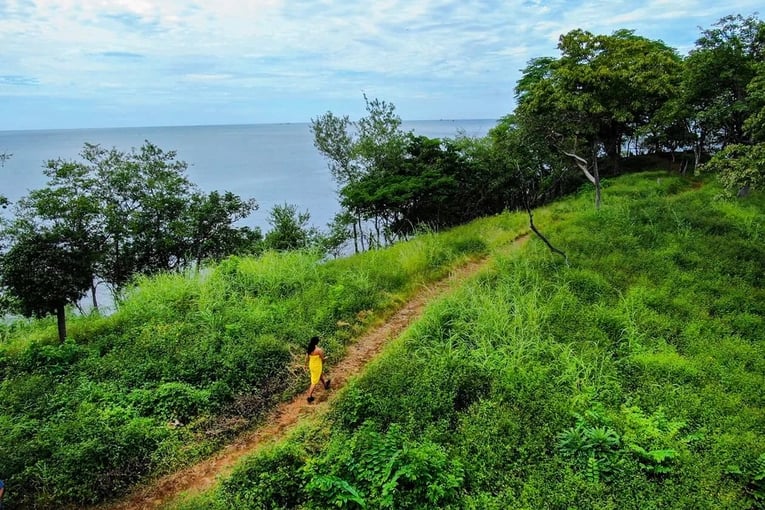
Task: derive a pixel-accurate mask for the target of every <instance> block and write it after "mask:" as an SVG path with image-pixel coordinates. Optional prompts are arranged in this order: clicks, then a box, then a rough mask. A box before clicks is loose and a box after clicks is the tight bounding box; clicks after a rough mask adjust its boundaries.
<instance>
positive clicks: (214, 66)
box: [0, 0, 757, 129]
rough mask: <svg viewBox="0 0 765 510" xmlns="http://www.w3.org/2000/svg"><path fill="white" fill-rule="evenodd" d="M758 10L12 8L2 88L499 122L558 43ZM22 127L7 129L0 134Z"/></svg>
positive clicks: (515, 1) (49, 4) (492, 4)
mask: <svg viewBox="0 0 765 510" xmlns="http://www.w3.org/2000/svg"><path fill="white" fill-rule="evenodd" d="M756 7H757V5H756V4H755V2H751V1H749V0H736V1H733V2H731V3H729V4H727V5H721V4H719V3H718V2H712V1H711V0H710V1H700V0H676V1H669V0H648V1H646V2H644V3H643V4H642V5H641V6H639V7H636V4H634V2H629V1H625V0H616V1H606V0H600V1H588V2H584V1H582V0H577V1H573V2H572V1H564V0H507V1H503V0H418V1H414V2H412V1H411V0H407V1H404V0H378V1H376V2H348V1H347V0H303V1H295V0H293V1H292V2H286V1H284V0H247V1H242V0H216V1H215V2H204V1H202V0H196V1H181V0H34V1H29V0H6V1H5V2H3V3H0V47H2V48H3V54H2V55H0V66H1V67H0V69H2V74H3V75H5V76H12V77H16V78H14V79H12V80H10V79H9V80H5V81H4V82H3V83H1V84H0V101H2V97H9V96H16V97H21V96H23V97H27V98H33V97H46V98H49V99H50V100H54V99H55V98H61V100H62V101H68V100H76V102H77V104H78V105H87V104H88V103H89V102H94V103H97V102H101V103H103V104H108V105H113V104H115V103H116V104H120V105H126V106H125V107H129V105H130V104H131V102H135V103H136V104H138V103H139V102H140V103H141V104H151V101H154V102H155V103H154V104H155V106H156V110H157V112H158V113H161V112H162V111H163V109H165V108H166V109H167V112H173V111H178V110H179V109H182V108H189V107H190V106H188V105H191V104H193V105H199V108H200V111H202V110H203V109H205V110H206V109H209V110H211V111H215V110H216V108H217V109H218V110H220V111H222V110H221V109H220V106H221V103H220V101H236V102H238V104H247V102H248V101H250V102H252V103H253V104H256V103H257V101H258V98H267V99H263V101H265V100H268V101H271V102H273V101H283V102H284V105H285V106H284V108H281V109H277V110H279V111H281V112H282V113H283V114H285V115H289V116H290V117H289V118H284V119H264V120H273V121H279V120H292V121H294V120H301V119H302V120H307V119H308V118H309V117H311V116H313V115H315V114H316V112H321V111H325V110H326V109H327V106H325V105H326V103H330V104H332V105H337V104H338V101H342V102H343V103H344V104H351V103H360V93H361V89H362V88H363V89H364V90H374V91H376V92H375V93H377V94H380V95H381V97H382V93H384V94H386V97H385V99H388V100H391V101H393V102H401V103H411V104H415V105H418V107H421V108H422V109H423V111H422V112H417V113H413V114H411V115H413V116H420V117H422V116H423V115H426V114H427V112H426V109H430V112H431V113H430V115H432V116H433V117H436V118H441V117H454V116H455V115H456V114H452V113H450V111H441V110H444V109H446V110H448V109H453V111H458V110H459V105H460V104H465V105H466V104H470V105H476V104H483V106H482V108H481V111H475V112H474V114H473V115H472V116H490V115H491V116H500V115H502V114H504V113H507V112H506V111H504V110H501V109H499V108H507V102H504V103H502V105H501V106H500V107H498V106H497V97H498V94H499V95H502V94H506V95H507V97H508V98H511V97H512V88H513V86H514V85H515V81H516V80H517V78H518V77H519V69H521V68H523V67H524V66H525V64H526V62H527V61H528V60H529V59H530V58H533V57H536V56H543V55H555V54H556V48H555V46H556V43H557V40H558V37H559V35H560V34H562V33H565V32H567V31H569V30H571V29H573V28H584V29H586V30H590V31H592V32H596V33H598V32H600V33H609V32H611V31H613V30H615V29H617V28H632V29H635V30H636V31H637V32H638V33H639V34H641V35H646V36H647V37H652V38H662V39H663V40H665V42H667V43H668V44H670V45H675V46H682V45H684V46H683V49H686V48H687V47H689V46H691V45H692V44H693V40H695V37H696V36H697V34H698V30H697V28H696V27H697V26H710V24H711V23H713V22H714V21H715V20H716V19H718V18H719V17H721V16H723V15H726V14H731V13H741V14H744V15H748V14H751V13H752V12H754V11H755V10H756ZM678 27H682V30H681V29H679V28H678ZM216 88H217V89H218V90H215V89H216ZM173 102H174V104H169V103H173ZM205 102H210V103H209V105H210V108H208V107H207V106H204V107H203V105H206V104H207V103H205ZM253 108H255V107H253ZM97 109H98V108H96V107H94V110H97ZM270 109H273V108H270ZM168 115H170V113H168ZM402 115H404V116H406V113H405V112H402ZM12 121H13V119H8V118H0V129H2V128H3V127H5V126H8V127H13V126H12ZM107 121H108V120H105V122H107ZM225 121H226V119H225V118H221V119H212V118H204V119H202V118H200V120H199V122H200V123H203V122H225ZM146 122H147V123H150V122H152V119H150V118H149V119H147V120H146ZM40 127H47V126H40Z"/></svg>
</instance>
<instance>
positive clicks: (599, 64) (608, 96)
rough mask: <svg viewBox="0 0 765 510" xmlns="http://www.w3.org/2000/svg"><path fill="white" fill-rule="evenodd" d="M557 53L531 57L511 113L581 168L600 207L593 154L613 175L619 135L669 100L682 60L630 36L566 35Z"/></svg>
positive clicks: (622, 33)
mask: <svg viewBox="0 0 765 510" xmlns="http://www.w3.org/2000/svg"><path fill="white" fill-rule="evenodd" d="M558 49H559V50H560V52H561V56H560V58H558V59H553V58H541V59H535V60H532V61H531V62H530V63H529V65H528V66H527V67H526V69H525V70H524V72H523V76H522V78H521V79H520V80H519V82H518V85H517V86H516V97H517V99H518V104H519V106H518V110H517V113H518V115H519V117H520V119H521V120H522V121H523V122H524V123H525V125H526V126H527V128H528V129H531V130H533V131H535V132H536V133H537V134H538V135H540V136H543V137H544V138H545V139H547V140H548V141H549V142H550V143H552V144H554V145H555V146H556V147H558V149H559V150H560V151H561V152H562V153H563V154H566V155H567V156H568V157H570V158H571V160H572V162H574V163H575V165H576V166H577V167H579V168H580V169H581V170H582V172H583V173H584V174H585V176H586V177H587V178H588V179H589V180H590V181H591V182H592V183H593V184H594V185H595V194H596V198H595V203H596V207H599V205H600V169H599V166H598V157H599V155H600V154H601V153H605V154H606V155H608V156H609V160H610V162H611V166H612V168H613V170H614V171H618V168H619V161H620V157H621V153H620V152H621V146H622V142H623V140H624V137H625V136H627V135H630V134H631V133H633V132H634V131H635V130H636V129H638V128H640V127H641V126H644V125H645V124H647V123H648V122H649V119H650V118H651V116H652V115H653V114H654V113H655V112H656V111H658V110H659V109H660V108H661V107H662V106H663V105H664V103H666V102H667V101H668V100H669V99H670V98H672V97H674V95H676V93H677V87H678V79H677V76H678V75H679V72H680V69H681V60H680V57H679V56H678V55H677V54H676V52H675V51H674V50H673V49H671V48H669V47H668V46H666V45H665V44H664V43H662V42H661V41H652V40H649V39H646V38H643V37H639V36H636V35H634V33H633V32H632V31H629V30H619V31H616V32H614V33H613V34H612V35H597V36H596V35H593V34H591V33H590V32H587V31H583V30H579V29H577V30H573V31H571V32H569V33H567V34H564V35H562V36H561V37H560V40H559V43H558Z"/></svg>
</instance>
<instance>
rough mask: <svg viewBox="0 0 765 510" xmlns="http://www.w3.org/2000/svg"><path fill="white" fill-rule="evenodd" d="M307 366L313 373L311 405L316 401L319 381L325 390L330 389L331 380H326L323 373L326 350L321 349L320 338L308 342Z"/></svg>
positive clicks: (309, 394) (309, 401)
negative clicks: (315, 392)
mask: <svg viewBox="0 0 765 510" xmlns="http://www.w3.org/2000/svg"><path fill="white" fill-rule="evenodd" d="M306 366H307V367H308V370H309V371H310V372H311V388H310V389H309V390H308V403H309V404H310V403H311V402H313V401H314V398H313V390H314V389H315V388H316V385H317V384H319V381H321V383H322V384H323V385H324V389H325V390H328V389H329V383H330V380H329V379H326V380H325V379H324V374H322V373H321V372H322V369H323V368H324V349H322V348H321V347H319V337H318V336H315V337H312V338H311V340H310V341H309V342H308V347H306Z"/></svg>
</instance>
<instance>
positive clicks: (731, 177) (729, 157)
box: [702, 143, 765, 196]
mask: <svg viewBox="0 0 765 510" xmlns="http://www.w3.org/2000/svg"><path fill="white" fill-rule="evenodd" d="M702 168H703V169H704V170H705V171H708V172H713V173H716V174H718V175H719V178H720V182H721V183H722V185H723V187H724V188H725V190H726V192H727V193H728V194H729V195H734V194H738V195H739V196H742V195H746V194H747V193H749V191H750V190H765V143H758V144H756V145H744V144H733V145H728V146H727V147H725V148H724V149H722V150H721V151H719V152H718V153H717V154H715V155H714V156H713V157H712V159H711V160H710V161H709V162H707V163H705V164H704V166H703V167H702Z"/></svg>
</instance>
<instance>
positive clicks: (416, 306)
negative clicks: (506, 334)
mask: <svg viewBox="0 0 765 510" xmlns="http://www.w3.org/2000/svg"><path fill="white" fill-rule="evenodd" d="M528 238H529V235H528V234H523V235H521V236H519V237H517V238H516V239H515V240H514V241H513V242H512V244H511V247H512V246H517V245H519V244H522V243H524V242H525V241H526V240H527V239H528ZM489 260H490V259H488V258H483V259H480V260H475V261H472V262H468V263H467V264H465V265H463V266H460V267H458V268H455V269H453V270H452V271H451V272H450V274H449V276H448V277H446V278H444V279H442V280H439V281H437V282H433V283H430V284H427V285H423V287H422V289H421V290H420V291H418V292H417V293H416V294H415V295H414V296H412V298H411V299H410V300H409V301H408V302H407V303H406V304H404V306H403V307H401V308H400V309H399V310H398V311H396V312H394V313H393V314H392V315H391V316H390V317H388V319H387V320H386V322H385V323H384V324H382V325H380V326H377V327H374V328H372V329H371V330H369V331H367V332H366V333H364V334H363V335H362V336H361V337H359V338H358V339H357V340H356V341H355V342H354V343H353V344H351V345H350V346H349V347H348V349H347V353H346V356H345V357H344V358H343V359H342V360H341V361H339V362H338V363H337V364H336V365H334V366H332V367H329V368H328V371H327V374H328V376H329V378H331V379H332V389H331V390H330V391H329V392H326V391H324V390H323V389H321V385H319V387H317V389H316V392H315V396H316V402H314V403H313V404H308V403H307V402H306V395H307V390H306V391H305V392H303V393H301V394H300V395H298V396H296V397H295V398H294V399H293V400H292V401H290V402H285V403H282V404H280V405H278V406H277V407H276V409H274V410H273V411H272V412H271V413H269V415H268V416H267V417H266V418H265V420H264V422H263V423H264V425H263V426H261V427H258V428H256V429H254V430H252V431H250V432H245V433H243V434H242V435H241V436H240V437H239V438H237V439H236V440H234V442H233V443H231V444H229V445H228V446H226V447H225V448H223V449H222V450H220V451H219V452H218V453H217V454H215V455H214V456H212V457H210V458H207V459H204V460H202V461H200V462H199V463H197V464H195V465H193V466H190V467H188V468H186V469H183V470H181V471H178V472H176V473H173V474H170V475H167V476H165V477H162V478H160V479H159V480H157V481H156V482H153V483H152V484H151V485H148V486H146V487H144V488H142V489H139V490H137V491H136V492H134V493H133V494H131V495H129V496H127V497H126V498H125V499H123V500H121V501H118V502H116V503H112V504H109V505H103V506H101V507H99V508H101V509H103V510H134V509H144V510H149V509H157V508H160V507H161V506H163V505H165V504H167V503H169V502H171V501H173V500H175V499H176V498H177V497H178V496H179V495H181V494H182V493H199V492H202V491H205V490H206V489H209V488H211V487H212V486H213V485H214V484H215V483H216V481H217V480H218V479H219V478H220V477H221V476H224V475H226V474H228V473H230V472H231V470H232V468H233V467H234V466H235V465H236V464H237V462H239V460H241V459H242V458H243V457H245V456H246V455H249V454H250V453H252V452H253V450H255V449H256V448H257V447H258V446H260V445H261V444H263V443H265V442H270V441H274V440H277V439H280V438H282V437H284V436H285V435H286V432H287V431H288V430H290V429H291V428H292V427H293V426H294V425H296V424H297V423H298V422H299V421H300V419H301V418H303V417H305V416H310V415H314V414H316V413H317V412H322V411H323V410H324V409H325V408H326V407H327V403H326V402H327V400H328V398H330V397H331V395H332V393H333V390H335V391H336V390H338V389H340V388H342V387H344V386H345V385H346V383H347V382H348V379H349V378H350V377H351V376H353V375H356V374H358V373H360V372H361V371H362V369H363V368H364V366H365V365H366V364H367V363H368V362H369V361H370V360H371V359H372V358H374V357H375V356H376V355H377V354H379V353H380V351H382V349H383V346H384V345H385V344H386V343H387V342H388V341H389V340H392V339H394V338H396V337H398V336H399V335H400V334H401V333H402V332H403V331H404V330H405V329H406V328H407V327H409V326H410V325H411V324H412V323H414V322H415V320H417V319H418V318H419V317H420V316H421V315H422V313H423V311H424V310H425V307H426V306H427V305H428V303H430V302H431V301H433V300H434V299H436V298H438V297H441V296H442V295H445V294H446V293H447V292H449V291H450V290H452V289H455V288H457V287H458V286H459V285H460V284H461V283H462V282H464V281H465V280H466V279H468V278H470V277H471V276H473V275H475V274H476V273H478V271H480V270H481V269H483V268H484V267H485V266H486V265H487V263H488V261H489ZM306 386H307V384H306Z"/></svg>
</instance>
